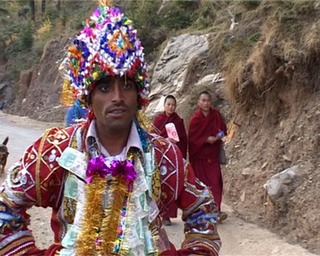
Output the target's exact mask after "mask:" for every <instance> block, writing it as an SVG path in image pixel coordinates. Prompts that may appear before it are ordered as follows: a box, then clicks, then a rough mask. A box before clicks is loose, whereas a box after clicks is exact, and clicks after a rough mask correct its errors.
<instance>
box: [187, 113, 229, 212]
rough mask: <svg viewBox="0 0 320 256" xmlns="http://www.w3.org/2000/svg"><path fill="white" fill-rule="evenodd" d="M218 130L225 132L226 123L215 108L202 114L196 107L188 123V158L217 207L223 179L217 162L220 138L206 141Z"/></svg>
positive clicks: (219, 201)
mask: <svg viewBox="0 0 320 256" xmlns="http://www.w3.org/2000/svg"><path fill="white" fill-rule="evenodd" d="M219 131H223V132H224V134H225V135H226V134H227V127H226V124H225V122H224V120H223V118H222V116H221V114H220V112H219V111H218V110H217V109H211V110H210V112H209V113H208V115H207V116H204V115H203V113H202V111H201V109H198V110H197V111H196V112H195V113H194V114H193V115H192V117H191V119H190V124H189V160H190V163H191V166H192V168H193V170H194V172H195V175H196V177H197V178H198V179H199V180H201V181H202V182H203V183H204V184H206V185H207V186H208V187H209V188H210V189H211V191H212V193H213V195H214V198H215V201H216V203H217V205H218V207H219V210H220V206H221V200H222V189H223V181H222V175H221V168H220V163H219V149H220V144H221V140H218V141H217V142H215V143H213V144H210V143H207V139H208V137H209V136H216V134H217V133H218V132H219Z"/></svg>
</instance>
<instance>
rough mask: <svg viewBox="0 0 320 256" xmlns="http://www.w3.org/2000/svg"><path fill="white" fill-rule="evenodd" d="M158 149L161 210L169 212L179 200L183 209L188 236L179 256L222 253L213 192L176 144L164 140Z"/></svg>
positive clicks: (185, 231)
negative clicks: (196, 173) (184, 159)
mask: <svg viewBox="0 0 320 256" xmlns="http://www.w3.org/2000/svg"><path fill="white" fill-rule="evenodd" d="M160 141H161V140H160ZM156 150H157V154H158V157H157V158H158V159H160V161H159V162H158V164H159V167H160V173H161V179H162V181H161V190H162V200H161V203H160V206H161V207H160V209H161V210H162V211H167V210H168V208H169V207H170V206H171V205H172V203H175V204H176V205H177V206H178V207H179V208H180V209H182V211H183V215H182V220H183V221H184V233H185V239H184V241H183V243H182V245H181V249H180V250H179V251H178V255H190V254H195V255H212V256H217V255H219V250H220V247H221V241H220V237H219V234H218V231H217V217H218V207H217V205H216V203H215V201H214V198H213V195H212V193H211V192H210V190H209V189H208V188H207V187H206V186H205V185H204V184H203V183H201V182H200V181H199V180H198V179H197V178H196V177H195V175H194V172H193V170H192V168H191V166H190V165H189V164H185V163H184V161H183V158H182V156H181V152H180V151H179V150H177V147H176V146H175V145H174V144H172V143H166V142H165V140H162V141H161V143H160V144H159V145H158V146H157V147H156Z"/></svg>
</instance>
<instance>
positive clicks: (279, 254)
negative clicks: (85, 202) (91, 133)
mask: <svg viewBox="0 0 320 256" xmlns="http://www.w3.org/2000/svg"><path fill="white" fill-rule="evenodd" d="M53 125H58V124H49V123H42V122H37V121H34V120H30V119H28V118H26V117H18V116H12V115H7V114H4V113H2V112H1V111H0V141H1V142H2V141H3V140H4V138H5V137H6V136H9V143H8V147H9V152H10V154H9V158H8V163H7V167H9V166H10V165H12V164H13V163H14V162H15V161H17V160H18V159H19V158H20V157H21V156H22V154H23V152H24V150H25V149H26V147H27V146H28V145H29V144H30V143H32V142H33V141H34V140H35V139H36V138H38V137H39V136H40V135H41V134H42V133H43V131H44V129H45V128H49V127H51V126H53ZM3 179H4V177H1V178H0V181H3ZM222 208H223V210H224V211H226V212H227V213H228V214H229V218H228V219H227V220H226V221H225V222H224V223H222V224H219V226H218V231H219V234H220V236H221V240H222V243H223V246H222V249H221V255H222V256H251V255H252V256H316V255H317V254H312V253H310V252H308V251H307V250H305V249H303V248H302V247H300V246H298V245H291V244H288V243H287V242H286V241H285V240H283V239H282V238H281V237H279V236H277V235H276V234H273V233H271V232H269V231H268V230H266V229H262V228H260V227H258V226H257V225H254V224H251V223H247V222H245V221H243V220H241V219H239V218H237V217H236V216H235V214H234V213H233V212H232V209H231V208H230V207H229V206H228V205H225V204H224V205H223V206H222ZM29 214H30V215H31V229H32V230H33V232H34V236H35V239H36V243H37V245H38V246H39V247H41V248H45V247H47V246H48V245H49V244H50V243H51V242H52V232H51V230H50V228H49V227H50V225H49V219H50V209H42V208H37V207H35V208H32V209H31V210H30V211H29ZM172 221H173V225H172V226H169V227H166V230H167V232H168V235H169V238H170V239H171V241H173V243H174V244H175V245H176V246H177V247H179V246H180V243H181V241H182V240H183V224H182V222H181V220H180V219H179V218H177V219H173V220H172ZM319 255H320V254H319Z"/></svg>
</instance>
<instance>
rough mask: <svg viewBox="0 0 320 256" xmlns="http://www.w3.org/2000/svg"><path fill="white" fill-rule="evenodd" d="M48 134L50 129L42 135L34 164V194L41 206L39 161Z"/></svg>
mask: <svg viewBox="0 0 320 256" xmlns="http://www.w3.org/2000/svg"><path fill="white" fill-rule="evenodd" d="M49 132H50V129H47V130H46V131H45V133H44V135H43V136H42V138H41V141H40V146H39V150H38V159H37V163H36V177H35V178H36V193H37V204H38V205H41V204H42V198H41V182H40V164H41V159H42V150H43V147H44V143H45V141H46V139H47V136H48V134H49Z"/></svg>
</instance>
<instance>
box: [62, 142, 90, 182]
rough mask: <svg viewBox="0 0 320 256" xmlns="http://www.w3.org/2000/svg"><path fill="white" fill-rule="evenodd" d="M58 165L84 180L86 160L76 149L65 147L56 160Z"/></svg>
mask: <svg viewBox="0 0 320 256" xmlns="http://www.w3.org/2000/svg"><path fill="white" fill-rule="evenodd" d="M58 163H59V165H60V166H61V167H62V168H64V169H66V170H68V171H70V172H72V173H73V174H75V175H76V176H78V177H79V178H81V179H83V180H85V178H86V170H87V165H88V161H87V159H86V156H85V155H84V154H83V153H81V152H79V151H78V150H76V149H74V148H71V147H67V148H66V149H65V150H64V151H63V152H62V155H61V156H60V158H59V160H58Z"/></svg>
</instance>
